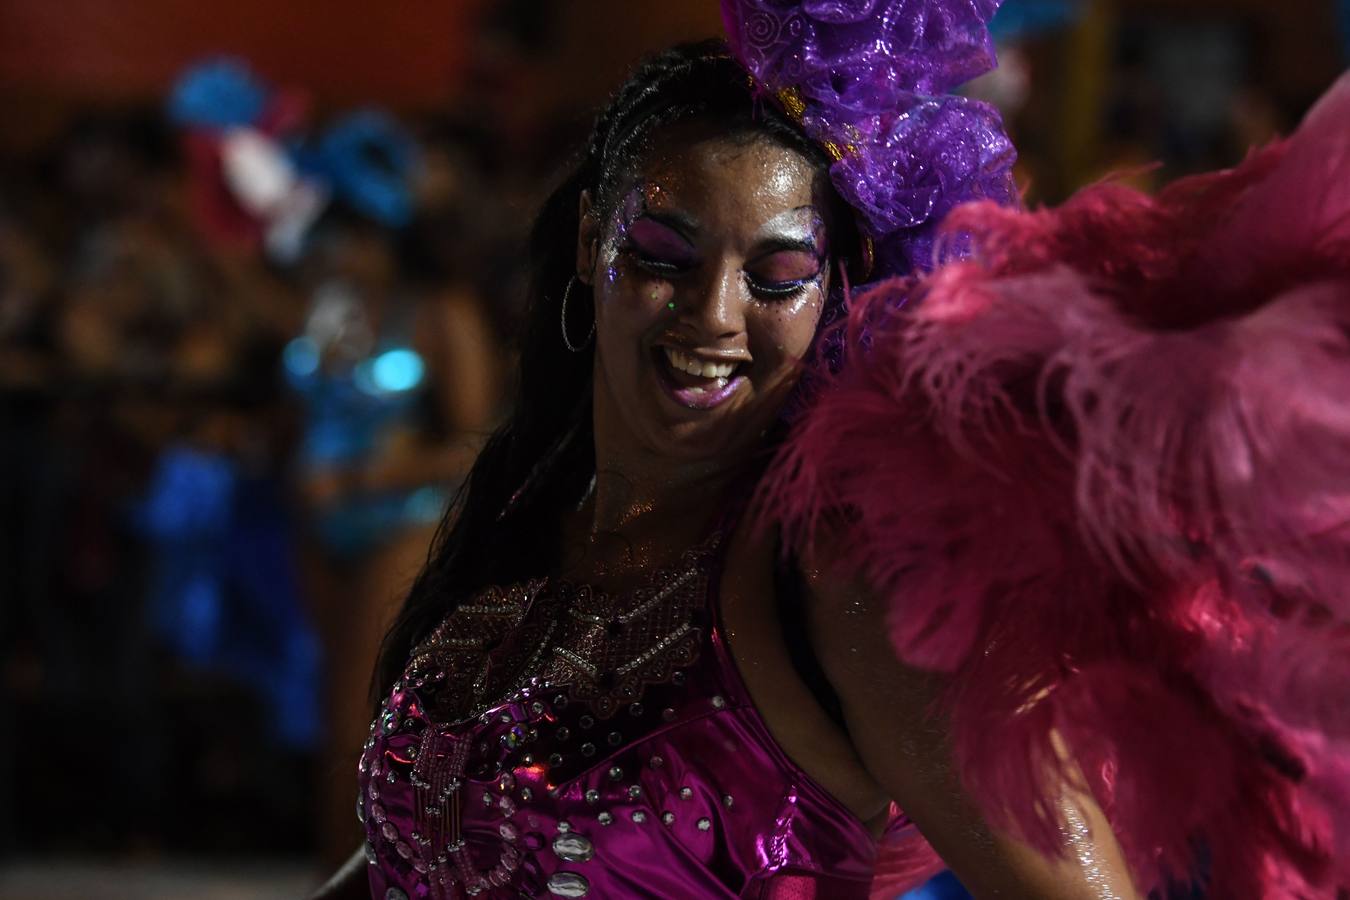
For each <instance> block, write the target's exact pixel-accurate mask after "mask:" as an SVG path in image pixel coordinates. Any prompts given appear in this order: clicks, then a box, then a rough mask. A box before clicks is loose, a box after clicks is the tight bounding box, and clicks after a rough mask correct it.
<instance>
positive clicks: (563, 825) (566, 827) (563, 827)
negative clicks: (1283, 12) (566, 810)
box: [558, 819, 572, 834]
mask: <svg viewBox="0 0 1350 900" xmlns="http://www.w3.org/2000/svg"><path fill="white" fill-rule="evenodd" d="M571 830H572V823H571V822H569V821H567V820H566V819H563V820H562V821H560V822H559V823H558V833H559V834H567V832H569V831H571Z"/></svg>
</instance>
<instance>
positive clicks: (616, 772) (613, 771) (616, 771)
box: [609, 766, 623, 781]
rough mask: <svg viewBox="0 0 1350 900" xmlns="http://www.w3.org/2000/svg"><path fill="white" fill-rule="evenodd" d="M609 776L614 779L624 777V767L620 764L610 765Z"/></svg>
mask: <svg viewBox="0 0 1350 900" xmlns="http://www.w3.org/2000/svg"><path fill="white" fill-rule="evenodd" d="M609 777H610V778H611V779H612V780H614V781H618V780H620V779H621V778H623V769H620V768H619V767H618V766H610V767H609Z"/></svg>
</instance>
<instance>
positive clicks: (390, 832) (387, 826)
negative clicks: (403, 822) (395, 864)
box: [380, 822, 398, 841]
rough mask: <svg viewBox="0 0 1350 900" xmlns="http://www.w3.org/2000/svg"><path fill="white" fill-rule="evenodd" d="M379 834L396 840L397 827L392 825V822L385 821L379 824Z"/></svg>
mask: <svg viewBox="0 0 1350 900" xmlns="http://www.w3.org/2000/svg"><path fill="white" fill-rule="evenodd" d="M380 834H382V835H384V836H385V837H386V838H388V839H389V840H391V841H392V840H396V839H397V838H398V829H397V828H395V827H394V823H393V822H385V823H384V824H383V825H381V826H380Z"/></svg>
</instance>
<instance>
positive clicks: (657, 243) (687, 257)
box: [628, 217, 696, 265]
mask: <svg viewBox="0 0 1350 900" xmlns="http://www.w3.org/2000/svg"><path fill="white" fill-rule="evenodd" d="M628 240H629V241H630V242H631V243H632V244H633V246H634V247H635V248H636V249H637V251H638V252H639V253H640V254H642V255H643V256H646V257H649V258H651V259H655V260H659V261H661V262H668V263H673V264H675V265H687V264H689V263H692V262H693V261H694V260H695V258H696V254H695V252H694V248H693V247H692V246H691V245H690V243H689V242H688V241H687V240H685V239H684V238H683V237H682V236H681V235H680V233H679V232H677V231H676V230H675V229H673V228H671V227H669V226H667V225H662V224H661V223H660V222H657V221H656V220H655V219H649V218H645V217H644V218H641V219H638V220H637V221H636V222H634V223H633V224H632V225H631V226H629V229H628Z"/></svg>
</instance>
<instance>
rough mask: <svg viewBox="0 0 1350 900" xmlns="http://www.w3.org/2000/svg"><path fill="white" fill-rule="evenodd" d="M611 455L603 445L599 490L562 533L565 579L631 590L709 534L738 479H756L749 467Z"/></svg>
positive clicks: (600, 445) (599, 459)
mask: <svg viewBox="0 0 1350 900" xmlns="http://www.w3.org/2000/svg"><path fill="white" fill-rule="evenodd" d="M597 437H598V436H597ZM611 449H612V448H607V447H605V446H604V445H603V442H602V441H599V440H597V446H596V478H595V486H594V488H593V489H592V490H591V492H590V494H589V495H588V496H587V498H586V500H585V502H583V503H582V505H581V507H580V508H579V509H578V510H577V512H576V514H575V515H574V516H571V517H569V521H568V523H567V525H566V532H565V533H564V535H563V547H564V555H563V569H564V575H565V576H567V577H568V578H572V579H575V580H582V581H586V582H590V583H596V584H599V585H600V586H603V587H614V588H623V587H628V586H630V584H631V583H634V582H640V581H641V580H642V579H643V578H644V577H645V576H646V574H647V573H649V572H650V571H651V570H652V569H653V568H656V567H659V566H664V565H669V564H671V563H673V562H674V561H675V560H677V559H678V558H679V556H680V555H681V554H682V553H683V552H684V551H685V550H687V549H688V548H689V547H692V546H694V545H696V544H698V543H699V542H700V541H702V540H704V539H705V538H706V537H707V536H708V535H709V533H710V532H711V530H712V529H713V528H714V527H715V526H716V524H717V520H718V518H719V516H720V515H722V509H723V507H724V501H726V500H727V499H728V498H729V497H732V496H734V495H735V493H736V483H737V481H738V480H740V481H744V482H745V484H746V485H747V488H748V484H749V481H750V480H751V474H750V473H749V471H748V469H747V466H746V465H744V464H743V463H731V464H728V463H726V462H718V463H708V462H702V461H700V462H692V463H690V462H680V461H675V460H671V459H669V458H662V457H658V456H656V455H655V454H649V453H643V452H636V451H630V452H622V453H614V452H608V451H610V450H611Z"/></svg>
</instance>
